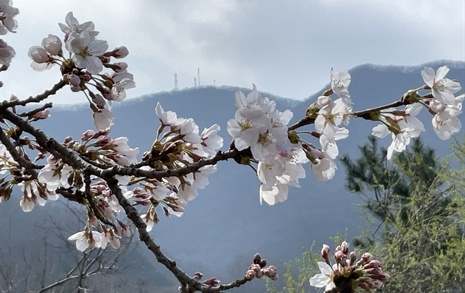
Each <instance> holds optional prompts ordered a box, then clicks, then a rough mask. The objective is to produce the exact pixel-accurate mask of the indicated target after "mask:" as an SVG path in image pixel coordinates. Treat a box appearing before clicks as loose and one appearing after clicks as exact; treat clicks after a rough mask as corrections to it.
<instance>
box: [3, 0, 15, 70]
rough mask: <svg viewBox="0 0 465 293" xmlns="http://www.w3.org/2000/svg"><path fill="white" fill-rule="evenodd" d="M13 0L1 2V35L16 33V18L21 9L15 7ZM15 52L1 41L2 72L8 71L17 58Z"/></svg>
mask: <svg viewBox="0 0 465 293" xmlns="http://www.w3.org/2000/svg"><path fill="white" fill-rule="evenodd" d="M12 5H13V2H12V1H11V0H0V35H6V34H7V33H8V32H12V33H15V32H16V31H15V30H16V28H17V27H18V22H17V21H16V19H15V16H16V15H18V14H19V9H18V8H16V7H13V6H12ZM15 54H16V52H15V50H14V49H13V48H12V47H11V46H8V44H7V43H6V42H5V41H4V40H2V39H0V64H1V65H2V66H1V67H0V71H4V70H6V69H8V67H9V66H10V63H11V59H13V57H15Z"/></svg>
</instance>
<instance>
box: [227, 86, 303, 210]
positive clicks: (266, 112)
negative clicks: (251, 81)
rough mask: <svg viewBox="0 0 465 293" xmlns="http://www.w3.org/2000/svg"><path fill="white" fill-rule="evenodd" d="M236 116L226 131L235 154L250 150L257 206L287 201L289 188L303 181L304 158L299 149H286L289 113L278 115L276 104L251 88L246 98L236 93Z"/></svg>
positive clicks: (240, 93)
mask: <svg viewBox="0 0 465 293" xmlns="http://www.w3.org/2000/svg"><path fill="white" fill-rule="evenodd" d="M235 98H236V113H235V117H234V119H230V120H229V121H228V123H227V131H228V133H229V134H230V135H231V136H232V137H233V139H234V146H235V148H236V149H238V150H240V151H241V150H245V149H247V148H250V151H251V154H252V157H253V159H254V160H255V161H256V162H258V171H257V173H258V177H259V179H260V181H261V182H262V185H261V187H260V202H261V201H262V200H265V201H266V202H267V203H268V204H274V203H275V202H281V201H284V200H286V199H287V187H288V185H294V186H299V185H298V179H299V178H304V177H305V171H304V170H303V167H302V164H303V163H305V162H306V160H307V159H306V158H305V155H303V152H302V150H301V149H299V148H292V149H291V148H289V149H286V148H287V147H288V146H287V144H289V142H290V141H289V138H288V128H287V124H288V123H289V121H290V120H291V118H292V116H293V114H292V112H291V111H290V110H286V111H284V112H280V111H279V110H277V109H276V103H275V102H274V101H270V100H269V99H268V98H262V96H261V95H260V93H259V92H258V91H257V89H256V88H255V86H254V89H253V91H252V92H251V93H249V94H248V95H247V96H245V95H244V94H243V93H242V92H240V91H239V92H237V93H236V97H235Z"/></svg>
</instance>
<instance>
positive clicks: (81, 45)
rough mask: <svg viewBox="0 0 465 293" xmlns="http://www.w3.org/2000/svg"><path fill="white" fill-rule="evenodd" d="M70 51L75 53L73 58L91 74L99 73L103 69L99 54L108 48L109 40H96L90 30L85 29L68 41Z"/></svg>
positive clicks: (75, 62) (78, 65)
mask: <svg viewBox="0 0 465 293" xmlns="http://www.w3.org/2000/svg"><path fill="white" fill-rule="evenodd" d="M66 44H67V47H66V48H67V49H68V51H70V52H72V53H74V54H73V55H72V57H71V58H72V60H73V62H74V64H76V66H77V67H79V68H84V69H86V70H87V71H88V72H89V73H91V74H98V73H100V72H101V71H102V70H103V64H102V61H101V60H100V58H99V56H101V55H103V54H104V53H105V51H106V50H107V49H108V43H107V41H103V40H95V39H93V38H92V37H91V34H90V33H89V32H88V31H83V32H82V33H80V34H78V35H72V38H70V39H69V41H68V42H67V43H66Z"/></svg>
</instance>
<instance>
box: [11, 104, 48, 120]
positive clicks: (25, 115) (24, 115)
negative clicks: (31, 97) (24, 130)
mask: <svg viewBox="0 0 465 293" xmlns="http://www.w3.org/2000/svg"><path fill="white" fill-rule="evenodd" d="M52 107H53V104H52V103H46V104H43V105H42V106H40V107H39V108H36V109H34V110H32V111H29V112H24V113H21V114H18V116H20V117H31V116H34V115H35V114H37V113H39V112H41V111H43V110H45V109H49V108H52Z"/></svg>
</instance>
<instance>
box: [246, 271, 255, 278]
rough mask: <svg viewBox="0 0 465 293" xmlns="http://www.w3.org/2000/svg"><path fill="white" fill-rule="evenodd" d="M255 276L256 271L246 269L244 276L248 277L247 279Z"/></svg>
mask: <svg viewBox="0 0 465 293" xmlns="http://www.w3.org/2000/svg"><path fill="white" fill-rule="evenodd" d="M255 276H256V273H255V271H254V270H248V271H247V272H246V273H245V278H246V279H248V280H252V279H253V278H255Z"/></svg>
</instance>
